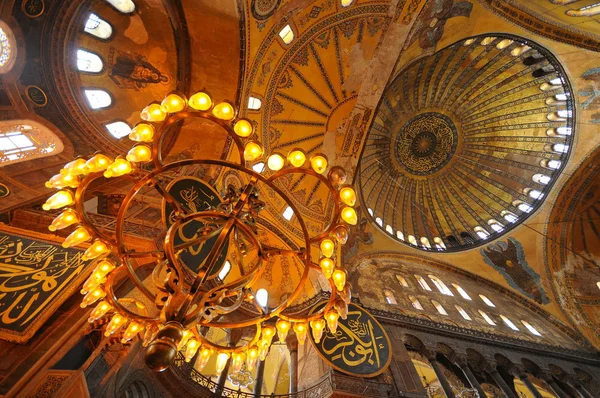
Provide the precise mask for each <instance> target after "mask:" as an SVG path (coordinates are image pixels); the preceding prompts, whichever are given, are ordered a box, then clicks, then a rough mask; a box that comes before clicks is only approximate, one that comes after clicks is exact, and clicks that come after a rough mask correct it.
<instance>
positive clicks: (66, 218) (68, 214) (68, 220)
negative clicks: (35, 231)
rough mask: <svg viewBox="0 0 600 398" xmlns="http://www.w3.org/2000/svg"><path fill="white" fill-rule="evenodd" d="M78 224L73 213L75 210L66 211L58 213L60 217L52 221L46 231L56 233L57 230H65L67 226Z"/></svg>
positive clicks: (77, 219) (77, 218)
mask: <svg viewBox="0 0 600 398" xmlns="http://www.w3.org/2000/svg"><path fill="white" fill-rule="evenodd" d="M78 222H79V217H77V213H76V212H75V210H72V209H67V210H65V211H63V212H62V213H60V215H59V216H58V217H56V218H55V219H54V220H53V221H52V224H50V226H49V227H48V229H49V230H50V231H56V230H58V229H64V228H67V227H68V226H70V225H73V224H75V223H78Z"/></svg>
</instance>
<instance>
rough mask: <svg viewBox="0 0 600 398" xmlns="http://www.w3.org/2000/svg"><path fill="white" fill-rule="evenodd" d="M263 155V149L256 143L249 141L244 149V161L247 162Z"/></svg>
mask: <svg viewBox="0 0 600 398" xmlns="http://www.w3.org/2000/svg"><path fill="white" fill-rule="evenodd" d="M262 154H263V148H262V146H261V145H260V144H259V143H258V142H257V141H250V142H248V143H247V144H246V147H245V148H244V159H246V160H247V161H249V162H252V161H253V160H256V159H258V158H260V157H261V156H262Z"/></svg>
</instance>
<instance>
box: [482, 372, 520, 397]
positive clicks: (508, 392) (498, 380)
mask: <svg viewBox="0 0 600 398" xmlns="http://www.w3.org/2000/svg"><path fill="white" fill-rule="evenodd" d="M488 373H489V374H490V375H491V376H492V378H493V379H494V381H495V382H496V384H497V385H498V387H500V389H501V390H502V392H503V393H504V395H506V397H507V398H517V395H516V394H515V392H514V391H513V390H512V389H511V388H510V387H509V386H508V384H507V383H506V381H505V380H504V378H503V377H502V375H501V374H500V373H498V371H497V370H496V368H495V367H490V369H489V370H488Z"/></svg>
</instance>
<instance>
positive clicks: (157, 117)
mask: <svg viewBox="0 0 600 398" xmlns="http://www.w3.org/2000/svg"><path fill="white" fill-rule="evenodd" d="M236 114H237V111H236V109H235V107H234V106H233V105H232V104H231V103H229V102H220V103H218V104H214V103H213V100H212V98H211V97H210V95H209V94H208V93H206V92H198V93H196V94H194V95H192V96H191V97H190V98H189V99H187V98H186V97H185V96H184V95H182V94H180V93H176V92H173V93H170V94H169V95H167V96H166V98H165V99H164V100H163V101H162V102H160V103H159V102H153V103H150V104H149V105H148V106H147V107H146V108H144V110H143V111H142V112H141V115H140V116H141V119H142V120H143V121H142V122H140V123H138V124H137V125H136V126H135V127H134V128H133V129H132V131H131V133H130V134H129V138H130V139H131V140H132V141H135V145H134V146H133V147H132V148H131V150H129V152H128V153H127V154H126V155H125V156H117V157H116V158H115V159H112V158H111V157H109V156H107V155H105V154H101V153H96V154H95V155H93V156H92V157H90V158H89V159H86V158H81V157H80V158H77V159H75V160H73V161H71V162H70V163H67V164H66V165H65V167H64V168H63V169H61V171H60V174H57V175H55V176H54V177H52V178H51V179H50V180H49V181H48V182H47V183H46V186H47V187H48V188H55V189H57V190H58V192H56V193H55V194H54V195H52V196H51V197H50V198H49V199H48V200H47V201H46V203H45V204H44V205H43V208H44V209H45V210H55V209H64V210H63V211H62V213H61V214H60V215H59V216H58V217H56V218H55V219H54V221H53V222H52V224H51V225H50V227H49V229H50V230H51V231H56V230H59V229H63V228H67V227H71V228H74V230H73V232H72V233H71V234H70V235H68V237H67V238H66V239H65V240H64V242H63V246H64V247H65V248H66V247H74V246H78V245H80V244H83V243H84V242H91V244H90V246H89V248H87V250H86V251H85V252H84V254H83V259H84V260H93V261H94V264H95V268H94V270H93V272H92V273H91V276H90V277H89V278H88V279H87V280H86V281H85V283H84V284H83V287H82V290H81V293H82V294H83V295H84V297H83V301H82V303H81V307H87V306H91V305H95V308H94V309H93V310H92V311H91V314H90V318H89V321H90V322H97V321H101V322H102V321H103V322H104V323H105V325H106V326H105V331H104V334H105V336H114V337H120V339H121V342H122V343H124V344H125V343H129V342H132V340H133V339H136V338H139V339H141V340H142V344H143V346H144V347H146V352H145V361H146V364H147V365H148V367H149V368H150V369H152V370H154V371H163V370H165V369H167V368H168V367H169V366H170V365H171V364H172V363H173V362H174V360H175V358H176V356H177V353H178V352H179V351H182V352H183V353H184V356H185V359H186V361H188V362H189V361H191V360H192V359H193V358H194V357H196V368H197V369H198V370H202V368H203V367H204V366H205V365H206V363H207V361H208V360H209V359H210V358H211V357H212V356H216V368H217V372H219V373H220V372H222V371H223V369H224V368H225V366H226V364H227V363H228V361H229V360H230V359H231V371H232V372H233V373H235V372H239V371H240V370H241V369H242V366H243V365H244V364H245V365H246V366H245V368H246V369H248V370H252V369H253V368H254V366H255V365H256V364H257V361H258V360H259V359H260V360H263V361H264V360H265V358H266V356H267V353H268V351H269V347H270V345H271V342H272V340H273V337H274V336H275V335H276V334H277V336H278V338H279V340H280V341H285V339H286V336H287V335H288V332H290V331H293V332H294V333H295V334H296V337H297V339H298V341H299V343H300V344H304V342H305V340H306V336H307V333H308V331H309V330H311V332H312V336H313V338H314V340H315V341H316V342H319V341H320V339H321V337H322V335H323V332H324V331H325V330H326V328H329V330H330V331H331V332H333V333H335V331H336V328H337V322H338V318H339V317H342V319H346V315H347V312H348V303H349V302H350V298H351V288H350V285H349V283H348V282H346V271H344V270H343V269H342V268H341V264H340V263H339V257H340V247H341V245H343V244H344V243H346V241H347V239H348V226H347V224H350V225H355V224H356V222H357V215H356V212H355V210H354V208H353V206H354V205H355V202H356V194H355V192H354V190H353V188H352V187H350V186H349V185H346V172H345V171H344V169H343V168H341V167H338V166H335V167H330V166H329V165H328V160H327V157H326V156H325V155H323V154H316V155H313V156H312V157H310V158H308V157H307V154H306V153H305V152H303V151H302V150H300V149H295V150H292V151H291V152H290V153H282V152H273V153H271V154H270V156H266V155H264V154H263V146H262V144H261V143H260V142H259V141H257V140H254V139H252V138H253V135H254V137H255V136H256V134H255V132H254V126H253V123H252V122H251V121H250V120H248V119H243V118H237V117H236ZM192 119H195V120H200V121H201V122H203V123H205V124H206V123H207V122H212V123H215V124H217V125H218V126H220V128H222V130H223V131H224V132H225V133H226V134H227V136H228V137H230V142H232V145H233V150H232V155H231V156H230V157H229V158H235V157H236V156H237V157H239V159H237V160H235V161H230V160H218V159H210V158H199V159H195V158H194V159H185V160H174V161H165V160H164V159H163V157H162V147H163V143H164V142H165V136H167V135H168V134H170V133H171V132H172V131H174V130H176V129H175V128H174V127H176V126H181V125H182V124H183V123H184V122H186V121H190V120H192ZM236 154H237V155H236ZM263 159H264V162H263ZM265 163H266V165H265ZM190 167H213V168H218V169H220V170H224V169H228V170H233V171H235V172H236V173H238V174H239V175H242V176H244V179H245V180H244V184H242V185H241V186H235V185H234V184H228V186H226V187H224V186H222V187H220V190H221V192H222V193H221V195H222V198H219V195H218V194H217V195H216V196H217V198H218V200H217V202H216V203H213V204H211V205H209V206H207V207H205V208H202V209H200V208H198V206H195V205H194V204H193V203H192V204H189V203H188V204H186V203H185V201H181V200H178V198H177V197H176V196H175V195H174V194H173V192H172V191H170V190H169V189H168V187H167V188H165V187H164V184H163V183H164V181H165V177H166V176H168V175H169V173H171V174H172V173H173V171H174V170H179V172H181V170H184V171H185V170H190ZM290 176H301V177H302V178H312V179H316V181H317V184H318V185H319V186H320V187H325V188H324V189H325V190H326V192H327V195H326V196H327V198H328V203H329V207H328V209H332V210H331V211H330V212H329V214H330V217H329V221H328V222H327V223H325V224H327V225H326V226H322V225H323V224H321V226H320V227H319V228H318V229H316V228H314V225H309V222H307V219H306V218H307V217H306V215H303V214H302V211H300V209H299V208H298V206H297V205H296V204H295V203H294V201H293V200H292V199H291V198H290V196H289V194H288V193H286V190H285V189H282V184H281V181H283V180H286V179H289V178H290ZM102 179H125V180H126V181H124V182H127V183H128V184H130V185H132V186H131V188H130V189H129V191H128V192H127V194H126V195H125V197H124V199H123V203H122V204H121V206H120V208H119V213H118V215H117V218H116V229H115V232H114V233H110V232H107V231H105V230H101V229H99V228H98V227H96V226H95V225H94V224H93V223H92V222H91V221H90V218H89V216H88V214H87V213H86V208H85V205H84V202H85V198H86V189H88V187H90V186H96V184H97V183H98V182H101V180H102ZM144 189H148V190H152V191H156V192H158V194H159V196H160V197H161V200H162V201H163V204H166V208H167V209H169V212H168V214H163V223H164V226H165V228H164V238H161V239H162V247H161V248H160V249H159V250H157V251H152V252H139V251H136V250H133V249H131V248H130V247H129V244H128V241H127V239H126V238H125V220H126V217H127V214H128V209H129V208H130V207H131V205H132V204H133V203H134V201H135V199H136V197H137V196H138V195H140V193H141V192H142V190H144ZM188 193H189V192H188ZM215 193H216V191H215ZM190 195H192V196H193V193H191V194H190ZM266 196H269V197H273V196H277V197H278V198H279V200H280V202H281V203H285V206H287V207H286V208H287V209H291V211H293V216H294V217H295V225H296V226H297V228H298V231H299V233H298V234H297V235H296V236H297V239H296V240H295V241H293V242H290V241H289V240H288V244H287V247H283V248H282V247H279V246H277V247H274V246H271V245H269V244H268V242H264V241H263V239H262V234H261V233H260V231H259V229H260V228H259V227H260V226H261V225H264V224H261V220H262V219H264V218H265V216H269V215H271V218H272V214H273V213H265V212H266V209H265V208H266V207H268V206H269V203H271V202H269V203H267V202H268V201H265V200H263V199H265V197H266ZM179 199H181V197H179ZM182 202H183V203H182ZM165 219H166V220H167V221H165ZM286 219H288V218H286ZM268 225H269V226H270V227H269V228H276V227H273V225H274V224H273V223H269V224H268ZM190 228H192V229H193V234H192V236H191V237H189V238H188V239H187V240H186V241H181V240H180V239H178V237H179V236H181V233H182V231H183V230H184V229H186V232H188V233H189V229H190ZM271 232H272V233H274V234H276V235H282V234H283V231H277V230H275V231H271ZM198 248H201V249H202V250H198ZM192 249H195V251H194V253H196V257H193V258H194V259H195V260H194V261H195V262H194V261H192V262H190V261H189V260H186V259H189V258H190V257H189V254H190V252H191V250H192ZM198 252H200V253H201V256H200V258H199V259H198V255H197V253H198ZM283 257H285V258H286V260H285V262H284V261H279V262H277V261H273V259H275V258H283ZM142 260H143V261H142ZM289 261H296V262H298V263H300V264H302V265H303V271H302V272H300V271H299V275H300V278H299V282H298V284H297V286H296V288H295V289H294V290H293V291H292V292H291V293H290V294H289V295H283V296H282V297H283V298H282V299H281V300H280V301H281V302H280V303H278V305H276V306H274V307H272V308H271V307H270V306H269V305H268V304H266V303H260V302H259V300H257V291H256V283H257V281H258V280H259V279H260V277H261V275H262V274H263V273H264V272H265V270H266V268H267V267H268V265H269V264H271V265H272V264H275V266H279V267H284V266H287V265H285V264H289ZM143 267H150V269H151V272H150V273H149V275H150V277H148V278H146V279H145V280H142V279H141V278H140V276H139V275H138V273H137V272H136V271H138V268H143ZM225 267H229V268H230V269H234V268H235V269H236V272H235V273H234V272H229V273H228V274H227V275H226V276H223V275H222V274H223V273H225V272H224V271H223V270H224V268H225ZM311 270H317V272H320V273H322V274H323V275H324V277H325V279H326V280H327V281H328V282H329V285H330V289H331V294H330V296H329V299H328V302H327V304H326V305H325V306H324V307H323V308H322V309H321V310H319V311H316V312H310V311H309V312H308V313H305V312H294V311H291V309H292V308H293V307H291V304H292V303H294V301H295V300H297V299H298V298H299V297H300V294H301V293H302V291H303V289H304V287H305V285H307V284H308V283H309V282H310V280H309V272H310V271H311ZM226 271H227V270H226ZM313 274H314V271H313ZM124 280H129V281H130V282H131V283H132V285H133V286H134V292H130V293H128V294H127V296H126V297H117V287H118V285H119V284H120V283H121V282H122V281H124ZM286 309H290V310H288V311H286ZM298 314H300V315H298ZM215 328H216V329H221V330H225V331H229V332H231V331H232V330H235V329H238V330H240V329H244V330H248V329H250V331H251V332H250V333H249V336H248V337H247V338H246V339H245V340H243V341H242V342H241V344H240V343H238V344H237V345H232V344H217V343H216V342H215V341H213V340H214V339H213V340H211V339H210V338H209V337H208V336H209V335H210V331H211V330H213V329H215Z"/></svg>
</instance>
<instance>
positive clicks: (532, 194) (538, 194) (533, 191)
mask: <svg viewBox="0 0 600 398" xmlns="http://www.w3.org/2000/svg"><path fill="white" fill-rule="evenodd" d="M527 195H529V197H530V198H532V199H536V200H537V199H542V198H543V197H544V194H543V193H542V192H540V191H538V190H537V189H530V190H529V192H528V193H527Z"/></svg>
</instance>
